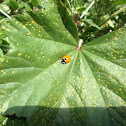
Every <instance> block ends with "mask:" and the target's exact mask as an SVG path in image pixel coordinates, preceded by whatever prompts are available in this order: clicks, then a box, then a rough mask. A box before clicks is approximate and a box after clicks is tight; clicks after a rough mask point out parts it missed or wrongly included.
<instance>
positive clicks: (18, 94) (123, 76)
mask: <svg viewBox="0 0 126 126" xmlns="http://www.w3.org/2000/svg"><path fill="white" fill-rule="evenodd" d="M48 6H49V9H46V10H43V11H42V12H35V13H34V12H29V13H24V15H19V16H17V17H15V18H13V20H8V21H7V22H4V23H3V25H2V29H4V30H5V32H6V34H7V36H8V39H7V40H8V42H9V43H10V49H9V51H8V53H7V54H6V58H5V60H4V62H2V63H1V64H0V112H2V113H4V114H5V115H13V114H15V115H16V116H17V117H26V118H27V121H28V123H29V126H32V125H33V126H35V125H37V126H41V125H66V126H67V125H79V126H83V125H86V126H89V125H90V126H94V125H96V126H100V125H105V126H108V125H114V126H117V125H122V126H124V125H125V124H126V121H125V120H126V69H125V68H126V55H125V52H126V35H125V34H126V29H125V28H122V29H119V30H118V31H116V32H112V33H110V34H108V35H106V36H103V37H100V38H98V39H96V40H94V41H92V42H90V43H88V44H87V45H86V46H83V47H82V48H81V50H80V51H79V52H78V51H77V50H76V46H77V42H76V41H75V39H74V37H73V35H72V34H71V33H70V32H69V31H67V29H66V28H65V26H64V24H63V23H62V20H61V17H60V15H59V13H58V10H57V8H56V6H55V4H54V3H53V2H52V1H51V2H50V3H49V4H48ZM52 15H54V17H53V16H52ZM73 30H74V29H73ZM66 54H68V55H70V56H71V62H70V63H68V64H61V62H60V61H61V58H62V57H63V56H64V55H66Z"/></svg>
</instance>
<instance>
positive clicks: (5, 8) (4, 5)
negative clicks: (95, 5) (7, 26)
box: [0, 3, 11, 14]
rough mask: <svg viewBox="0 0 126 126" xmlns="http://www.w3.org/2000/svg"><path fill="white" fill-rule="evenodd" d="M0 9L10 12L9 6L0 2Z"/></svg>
mask: <svg viewBox="0 0 126 126" xmlns="http://www.w3.org/2000/svg"><path fill="white" fill-rule="evenodd" d="M0 9H1V10H3V11H4V12H6V13H8V14H9V13H10V12H11V10H10V8H9V7H8V6H7V5H6V4H4V3H2V4H0Z"/></svg>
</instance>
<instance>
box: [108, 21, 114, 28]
mask: <svg viewBox="0 0 126 126" xmlns="http://www.w3.org/2000/svg"><path fill="white" fill-rule="evenodd" d="M107 23H108V24H109V26H110V27H112V28H114V24H113V22H112V20H108V21H107Z"/></svg>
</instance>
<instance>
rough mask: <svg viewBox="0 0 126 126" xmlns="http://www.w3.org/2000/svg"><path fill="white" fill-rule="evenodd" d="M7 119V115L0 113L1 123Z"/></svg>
mask: <svg viewBox="0 0 126 126" xmlns="http://www.w3.org/2000/svg"><path fill="white" fill-rule="evenodd" d="M5 119H6V117H4V116H2V115H1V114H0V124H1V123H2V122H3V121H4V120H5Z"/></svg>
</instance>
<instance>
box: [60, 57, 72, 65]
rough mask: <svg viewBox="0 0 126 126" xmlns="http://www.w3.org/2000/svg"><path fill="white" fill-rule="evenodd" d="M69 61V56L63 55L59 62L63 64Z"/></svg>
mask: <svg viewBox="0 0 126 126" xmlns="http://www.w3.org/2000/svg"><path fill="white" fill-rule="evenodd" d="M70 61H71V57H70V56H69V55H65V56H63V57H62V60H61V63H62V64H65V63H69V62H70Z"/></svg>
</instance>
